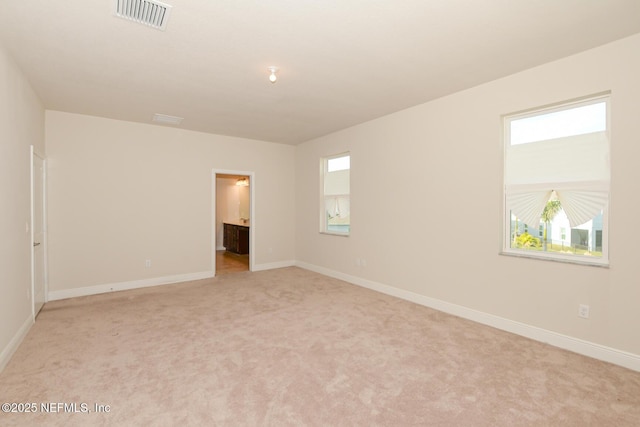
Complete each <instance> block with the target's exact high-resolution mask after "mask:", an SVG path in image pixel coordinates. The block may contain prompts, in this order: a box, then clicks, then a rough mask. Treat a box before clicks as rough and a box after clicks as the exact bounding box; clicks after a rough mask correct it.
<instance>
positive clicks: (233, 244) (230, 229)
mask: <svg viewBox="0 0 640 427" xmlns="http://www.w3.org/2000/svg"><path fill="white" fill-rule="evenodd" d="M222 245H223V246H224V248H225V249H226V250H228V251H229V252H233V253H235V254H240V255H244V254H248V253H249V227H245V226H243V225H237V224H227V223H226V222H225V223H224V232H223V239H222Z"/></svg>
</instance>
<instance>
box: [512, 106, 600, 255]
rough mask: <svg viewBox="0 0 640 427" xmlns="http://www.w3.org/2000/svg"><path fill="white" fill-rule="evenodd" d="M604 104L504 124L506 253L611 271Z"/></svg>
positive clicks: (538, 113)
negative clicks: (600, 266)
mask: <svg viewBox="0 0 640 427" xmlns="http://www.w3.org/2000/svg"><path fill="white" fill-rule="evenodd" d="M608 103H609V99H608V97H598V98H594V99H590V100H586V101H580V102H573V103H567V104H566V105H562V106H559V107H554V108H549V109H541V110H539V111H534V112H528V113H526V114H521V115H518V114H516V115H512V116H506V117H505V138H504V140H505V175H504V176H505V187H504V192H505V193H504V194H505V241H504V246H503V250H504V251H505V252H507V253H519V254H528V255H534V256H537V257H543V258H557V259H562V260H569V261H576V260H577V259H579V261H578V262H586V263H593V264H607V263H608V244H607V221H606V218H607V217H608V202H609V176H610V164H609V128H608V123H609V118H608ZM532 229H533V230H536V231H537V232H536V233H531V232H530V231H529V230H532ZM569 230H570V231H569Z"/></svg>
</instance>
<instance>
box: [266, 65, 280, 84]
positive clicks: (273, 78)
mask: <svg viewBox="0 0 640 427" xmlns="http://www.w3.org/2000/svg"><path fill="white" fill-rule="evenodd" d="M267 70H269V73H271V74H269V81H270V82H271V83H275V82H276V80H278V76H276V73H277V72H278V67H273V66H271V67H267Z"/></svg>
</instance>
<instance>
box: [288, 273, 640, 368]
mask: <svg viewBox="0 0 640 427" xmlns="http://www.w3.org/2000/svg"><path fill="white" fill-rule="evenodd" d="M295 265H296V266H297V267H300V268H304V269H306V270H310V271H314V272H316V273H320V274H323V275H325V276H329V277H333V278H335V279H340V280H344V281H345V282H349V283H352V284H354V285H358V286H362V287H364V288H367V289H371V290H374V291H377V292H381V293H383V294H387V295H391V296H394V297H397V298H401V299H403V300H407V301H411V302H414V303H416V304H420V305H423V306H425V307H429V308H433V309H435V310H438V311H442V312H445V313H449V314H453V315H455V316H458V317H462V318H464V319H468V320H472V321H474V322H478V323H481V324H483V325H488V326H491V327H494V328H496V329H501V330H503V331H507V332H511V333H514V334H517V335H520V336H523V337H526V338H530V339H533V340H535V341H540V342H543V343H547V344H550V345H552V346H554V347H559V348H562V349H565V350H569V351H572V352H574V353H578V354H582V355H584V356H588V357H592V358H594V359H598V360H603V361H605V362H609V363H613V364H615V365H619V366H623V367H625V368H628V369H632V370H634V371H638V372H640V355H637V354H633V353H628V352H625V351H622V350H617V349H615V348H611V347H606V346H603V345H600V344H596V343H593V342H589V341H585V340H581V339H579V338H574V337H571V336H568V335H563V334H559V333H557V332H553V331H549V330H546V329H542V328H538V327H536V326H531V325H527V324H525V323H521V322H516V321H513V320H509V319H505V318H503V317H499V316H495V315H493V314H489V313H484V312H482V311H478V310H473V309H470V308H467V307H463V306H461V305H457V304H452V303H449V302H446V301H442V300H439V299H435V298H430V297H426V296H424V295H420V294H416V293H414V292H410V291H406V290H403V289H399V288H395V287H393V286H389V285H385V284H382V283H378V282H373V281H371V280H367V279H363V278H360V277H356V276H351V275H348V274H344V273H341V272H339V271H335V270H331V269H328V268H325V267H319V266H317V265H313V264H308V263H306V262H301V261H297V262H296V263H295Z"/></svg>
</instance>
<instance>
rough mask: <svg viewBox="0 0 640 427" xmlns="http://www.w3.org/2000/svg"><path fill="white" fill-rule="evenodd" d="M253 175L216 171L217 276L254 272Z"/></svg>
mask: <svg viewBox="0 0 640 427" xmlns="http://www.w3.org/2000/svg"><path fill="white" fill-rule="evenodd" d="M252 181H253V174H251V173H248V172H233V171H215V187H214V188H215V190H214V192H215V193H214V195H215V207H214V215H215V218H214V224H215V228H214V230H215V235H214V248H215V260H214V268H215V274H216V275H218V274H228V273H237V272H242V271H251V264H252V263H251V259H252V257H251V253H252V240H253V239H252V235H253V233H252V231H253V230H252V221H251V220H252V214H251V213H252V211H253V206H252V201H253V197H252V194H253V191H252V186H253V182H252Z"/></svg>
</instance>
